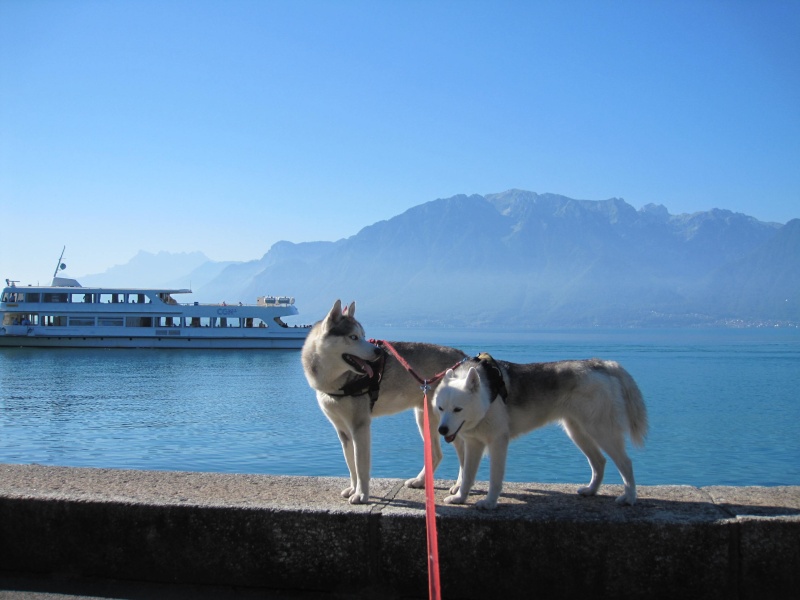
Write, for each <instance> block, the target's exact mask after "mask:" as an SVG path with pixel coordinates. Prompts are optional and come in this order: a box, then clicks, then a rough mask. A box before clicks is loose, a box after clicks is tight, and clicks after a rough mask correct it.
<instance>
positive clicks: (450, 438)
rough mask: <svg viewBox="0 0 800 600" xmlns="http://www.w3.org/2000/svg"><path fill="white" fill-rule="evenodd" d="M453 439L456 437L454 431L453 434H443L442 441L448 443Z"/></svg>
mask: <svg viewBox="0 0 800 600" xmlns="http://www.w3.org/2000/svg"><path fill="white" fill-rule="evenodd" d="M454 439H456V434H455V433H454V434H453V435H446V436H444V441H445V442H447V443H448V444H452V443H453V440H454Z"/></svg>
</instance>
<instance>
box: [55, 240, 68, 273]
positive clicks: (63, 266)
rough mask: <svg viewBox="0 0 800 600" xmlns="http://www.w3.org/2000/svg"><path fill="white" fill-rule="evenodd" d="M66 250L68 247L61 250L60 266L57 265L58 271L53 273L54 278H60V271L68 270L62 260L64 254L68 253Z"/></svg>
mask: <svg viewBox="0 0 800 600" xmlns="http://www.w3.org/2000/svg"><path fill="white" fill-rule="evenodd" d="M66 249H67V247H66V246H64V247H63V248H62V249H61V256H59V257H58V264H57V265H56V270H55V271H53V278H55V277H58V271H59V269H60V270H62V271H63V270H64V269H66V268H67V265H65V264H64V263H62V262H61V259H62V258H64V252H65V251H66Z"/></svg>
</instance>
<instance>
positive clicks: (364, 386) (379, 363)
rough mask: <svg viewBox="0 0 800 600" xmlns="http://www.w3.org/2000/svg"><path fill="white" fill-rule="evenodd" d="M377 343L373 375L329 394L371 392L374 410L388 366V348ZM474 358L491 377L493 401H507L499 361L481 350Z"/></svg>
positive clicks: (348, 383)
mask: <svg viewBox="0 0 800 600" xmlns="http://www.w3.org/2000/svg"><path fill="white" fill-rule="evenodd" d="M376 345H377V346H378V348H380V349H381V354H380V356H379V357H378V358H376V359H375V360H373V361H369V366H370V367H372V375H371V376H370V375H366V374H365V375H361V376H360V377H356V378H355V379H351V380H350V381H348V382H347V383H345V384H344V385H343V386H342V387H341V388H339V391H338V393H333V394H331V393H329V394H328V395H329V396H333V397H334V398H344V397H346V396H363V395H364V394H369V410H370V411H372V409H373V408H374V407H375V403H376V402H377V401H378V396H379V395H380V391H381V380H382V379H383V369H384V367H385V366H386V349H385V348H384V347H383V346H382V345H380V344H376ZM472 360H473V361H474V362H477V363H481V364H483V366H484V371H485V373H486V376H487V377H488V379H489V391H490V393H491V394H492V402H494V401H495V398H497V397H498V396H500V397H501V398H502V399H503V402H507V401H508V390H507V389H506V382H505V379H503V372H502V371H501V370H500V366H499V365H498V364H497V361H495V359H494V358H492V356H491V355H490V354H488V353H487V352H481V353H480V354H478V356H476V357H475V358H473V359H472Z"/></svg>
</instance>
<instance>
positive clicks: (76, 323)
mask: <svg viewBox="0 0 800 600" xmlns="http://www.w3.org/2000/svg"><path fill="white" fill-rule="evenodd" d="M69 326H70V327H94V317H70V318H69Z"/></svg>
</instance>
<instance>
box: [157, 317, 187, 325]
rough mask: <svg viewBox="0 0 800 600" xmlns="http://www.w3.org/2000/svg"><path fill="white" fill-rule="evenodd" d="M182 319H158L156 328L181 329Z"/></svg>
mask: <svg viewBox="0 0 800 600" xmlns="http://www.w3.org/2000/svg"><path fill="white" fill-rule="evenodd" d="M180 326H181V317H156V327H180Z"/></svg>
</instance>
